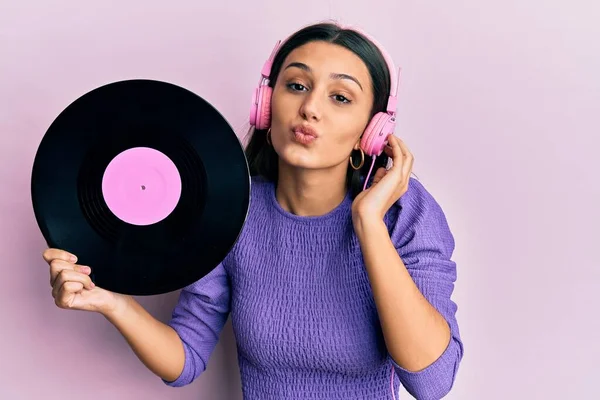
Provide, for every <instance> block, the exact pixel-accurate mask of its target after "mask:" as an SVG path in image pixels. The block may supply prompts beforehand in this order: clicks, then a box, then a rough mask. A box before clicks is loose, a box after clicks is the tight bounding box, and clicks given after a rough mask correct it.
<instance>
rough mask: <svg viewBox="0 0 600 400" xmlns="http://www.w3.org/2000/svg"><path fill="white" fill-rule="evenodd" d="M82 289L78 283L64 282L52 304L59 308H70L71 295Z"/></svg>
mask: <svg viewBox="0 0 600 400" xmlns="http://www.w3.org/2000/svg"><path fill="white" fill-rule="evenodd" d="M82 289H83V285H82V284H81V283H79V282H65V283H64V284H63V285H62V286H61V287H60V290H59V291H58V293H57V294H56V296H55V297H54V303H56V305H57V306H58V307H60V308H70V307H71V304H72V302H73V297H74V296H73V295H74V294H75V293H78V292H80V291H81V290H82Z"/></svg>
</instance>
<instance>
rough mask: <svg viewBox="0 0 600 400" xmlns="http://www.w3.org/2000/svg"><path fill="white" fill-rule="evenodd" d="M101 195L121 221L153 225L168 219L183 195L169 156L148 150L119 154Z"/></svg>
mask: <svg viewBox="0 0 600 400" xmlns="http://www.w3.org/2000/svg"><path fill="white" fill-rule="evenodd" d="M102 194H103V196H104V200H105V201H106V204H107V205H108V208H109V209H110V210H111V211H112V212H113V214H115V215H116V216H117V217H118V218H119V219H121V220H123V221H125V222H127V223H130V224H133V225H151V224H155V223H157V222H160V221H162V220H163V219H165V218H166V217H167V216H168V215H169V214H170V213H171V212H173V210H174V209H175V207H176V206H177V203H178V202H179V198H180V196H181V177H180V176H179V171H178V170H177V167H176V166H175V164H174V163H173V161H171V159H170V158H169V157H167V156H166V155H164V154H163V153H161V152H160V151H158V150H155V149H151V148H148V147H135V148H132V149H128V150H125V151H123V152H122V153H120V154H118V155H117V156H116V157H115V158H113V159H112V161H111V162H110V163H109V164H108V166H107V167H106V171H104V176H103V178H102Z"/></svg>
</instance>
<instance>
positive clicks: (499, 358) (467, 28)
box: [0, 0, 600, 400]
mask: <svg viewBox="0 0 600 400" xmlns="http://www.w3.org/2000/svg"><path fill="white" fill-rule="evenodd" d="M235 3H236V5H233V4H232V2H226V1H217V2H204V1H178V2H173V3H171V5H170V6H167V5H166V2H164V1H127V2H117V1H106V0H105V1H102V2H100V1H85V2H76V1H52V2H43V1H27V0H20V1H3V2H1V3H0V138H1V139H0V140H1V142H0V162H1V163H2V164H1V168H0V181H1V183H2V189H1V193H2V194H1V196H0V201H1V202H0V210H1V213H2V215H1V221H2V224H1V225H0V239H1V240H0V250H1V265H2V267H1V268H2V275H1V277H0V324H1V326H2V328H0V335H1V336H0V337H1V340H0V398H2V399H33V398H44V399H47V400H54V399H57V400H58V399H61V400H62V399H65V398H77V399H107V398H113V399H142V398H144V399H149V400H150V399H157V400H158V399H200V398H210V399H239V398H241V395H240V381H239V379H240V378H239V373H238V369H237V368H238V366H237V361H236V349H235V341H234V338H233V335H232V330H231V325H230V322H228V323H227V325H226V328H225V330H224V332H223V334H222V338H221V341H220V342H219V345H218V346H217V348H216V350H215V352H214V354H213V357H212V358H211V361H210V364H209V368H208V370H207V371H206V372H205V373H204V374H203V375H202V376H201V377H200V378H199V379H198V380H197V381H195V382H194V383H193V384H192V385H190V386H188V387H185V388H182V389H172V388H168V387H167V386H165V385H163V384H162V383H161V382H160V381H159V379H158V378H156V377H155V376H154V375H152V374H151V373H150V372H149V371H147V370H146V369H145V367H144V366H143V365H142V364H141V363H140V362H139V361H138V360H137V358H136V357H135V356H134V354H133V353H132V352H131V351H130V350H129V347H128V346H127V344H126V343H125V341H124V340H123V339H122V337H121V336H120V335H119V334H118V332H117V331H116V330H115V329H114V328H113V327H112V325H110V324H109V323H108V322H106V321H105V320H104V319H103V318H102V317H101V316H99V315H95V314H87V313H82V312H73V311H71V312H69V311H64V310H60V309H58V308H56V307H55V306H54V303H53V300H52V298H51V295H50V287H49V284H48V270H47V265H46V264H45V263H44V262H43V261H42V259H41V256H40V255H41V252H42V250H43V248H44V242H43V239H42V237H41V234H40V232H39V230H38V228H37V225H36V223H35V220H34V217H33V212H32V208H31V204H30V195H29V184H30V183H29V178H30V171H31V165H32V160H33V156H34V154H35V151H36V149H37V146H38V144H39V141H40V140H41V138H42V136H43V134H44V133H45V130H46V129H47V127H48V126H49V124H50V123H51V122H52V120H53V119H54V118H55V117H56V116H57V115H58V113H59V112H60V111H62V110H63V109H64V108H65V107H66V106H67V105H68V104H69V103H70V102H72V101H73V100H75V99H76V98H77V97H79V96H80V95H82V94H84V93H86V92H87V91H89V90H91V89H93V88H95V87H97V86H100V85H102V84H105V83H109V82H112V81H116V80H121V79H128V78H136V77H142V78H153V79H160V80H165V81H170V82H173V83H176V84H179V85H182V86H185V87H187V88H188V89H191V90H193V91H195V92H196V93H198V94H199V95H201V96H203V97H205V98H206V99H207V100H209V101H210V102H212V103H213V104H214V105H215V107H217V108H218V109H219V110H220V111H221V112H222V113H223V114H224V115H225V117H226V118H227V119H228V120H229V121H230V123H231V124H232V126H234V128H235V129H236V131H238V132H239V133H240V134H241V133H243V132H245V130H246V128H247V115H248V106H249V104H248V103H249V100H250V96H251V93H252V88H253V86H254V85H255V84H256V81H257V78H258V73H259V70H260V68H261V66H262V63H263V61H264V59H265V58H266V57H267V56H268V54H269V52H270V51H271V48H272V46H273V45H274V43H275V41H276V40H277V39H278V38H281V37H283V36H285V35H287V34H289V33H290V32H291V31H293V30H295V29H296V28H298V27H299V26H300V25H303V24H305V23H309V22H315V21H317V20H320V19H323V18H328V17H334V18H338V19H341V20H342V21H344V22H348V23H355V24H360V25H361V26H362V27H363V28H365V29H367V30H368V31H369V32H370V33H372V34H373V35H375V37H377V38H378V39H379V40H380V41H381V42H382V43H383V44H384V45H385V46H386V47H387V48H388V50H389V51H390V52H391V54H392V55H393V57H394V58H395V61H396V62H397V63H398V64H400V65H402V67H403V77H402V81H401V88H400V102H399V114H400V118H399V120H400V124H399V130H398V133H399V135H400V136H402V137H403V138H404V139H405V141H406V143H407V144H408V146H409V147H410V149H411V150H412V152H413V153H414V154H415V157H416V162H415V165H414V171H415V173H416V174H417V176H418V177H419V178H420V180H421V181H422V182H423V183H424V185H425V186H426V187H427V188H428V189H429V190H430V191H431V192H432V193H433V194H434V196H435V197H436V198H437V199H438V201H439V202H440V203H441V204H442V206H443V208H444V210H445V212H446V214H447V217H448V220H449V222H450V225H451V227H452V230H453V232H454V234H455V236H456V240H457V250H456V253H455V260H456V261H457V263H458V268H459V270H458V271H459V281H458V283H457V287H456V291H455V296H454V299H455V300H456V301H457V303H458V304H459V314H458V317H459V322H460V325H461V329H462V334H463V338H464V342H465V349H466V353H465V358H464V361H463V364H462V366H461V368H460V372H459V376H458V379H457V381H456V384H455V388H454V390H453V392H452V394H451V395H449V396H448V397H447V398H449V399H461V400H471V399H473V400H475V399H477V400H481V399H485V400H496V399H498V400H500V399H502V400H505V399H597V398H600V388H599V386H598V383H597V382H598V376H599V375H600V361H599V360H600V344H599V340H598V338H599V337H600V336H599V335H600V334H599V329H600V325H599V323H598V316H599V311H598V310H599V309H600V300H599V299H598V293H599V292H600V268H599V267H600V262H599V261H598V260H599V258H598V251H597V250H598V239H599V238H600V233H599V230H598V226H599V223H600V211H599V204H600V189H599V185H598V181H599V179H598V174H599V173H600V163H599V158H600V157H599V156H598V146H600V139H598V137H599V133H600V120H599V118H600V117H599V115H600V78H598V73H599V71H600V23H599V22H598V21H600V5H599V3H598V2H597V1H592V0H590V1H570V2H564V1H555V0H553V1H550V0H529V1H527V2H524V1H517V0H503V1H499V0H495V1H491V0H490V1H485V2H482V1H476V0H463V1H451V2H450V1H447V2H442V1H435V2H434V1H420V2H406V1H398V0H388V1H383V0H380V1H373V0H372V1H368V2H358V1H357V2H353V3H350V4H349V3H348V2H347V1H341V0H332V1H328V2H323V1H322V0H305V1H302V2H282V1H280V0H277V1H276V0H272V1H254V2H249V1H248V2H246V1H238V2H235ZM567 3H568V5H567ZM173 4H177V5H173ZM250 30H252V32H253V33H250ZM67 151H69V149H68V148H65V152H67ZM62 157H63V155H61V154H56V162H57V163H60V162H61V158H62ZM176 295H177V293H172V294H170V295H165V296H156V297H151V298H144V299H140V300H141V301H142V302H143V304H145V305H146V306H147V308H148V309H149V310H150V312H152V313H153V314H154V315H155V316H157V317H158V318H160V319H162V320H163V321H166V320H167V319H168V317H169V315H170V312H171V308H172V307H173V305H174V303H175V301H176V298H177V297H176ZM401 398H409V397H408V396H407V395H406V394H405V392H402V393H401Z"/></svg>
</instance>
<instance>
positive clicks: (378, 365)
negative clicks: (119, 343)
mask: <svg viewBox="0 0 600 400" xmlns="http://www.w3.org/2000/svg"><path fill="white" fill-rule="evenodd" d="M365 35H366V34H363V33H360V32H358V31H355V30H353V29H345V28H344V27H341V26H339V25H337V24H333V23H321V24H315V25H311V26H307V27H304V28H303V29H301V30H300V31H298V32H296V33H295V34H293V35H292V36H291V37H289V38H288V39H287V40H286V41H285V42H284V43H283V45H282V46H281V47H280V48H277V50H276V51H274V53H273V55H272V56H273V58H272V59H269V61H268V62H267V64H266V66H265V67H266V68H265V69H264V70H263V72H264V71H266V72H265V75H266V77H268V80H263V81H262V85H263V86H261V89H260V90H259V91H257V94H256V95H255V99H254V102H253V110H252V115H251V118H250V119H251V123H252V124H253V125H255V127H254V128H252V129H251V130H250V132H249V133H250V134H251V138H250V141H249V143H248V146H247V148H246V154H247V157H248V161H249V165H250V169H251V173H252V176H253V177H252V200H251V204H250V210H249V214H248V218H247V221H246V224H245V226H244V229H243V231H242V233H241V235H240V237H239V239H238V241H237V243H236V245H235V246H234V248H233V249H232V250H231V252H230V253H229V254H228V255H227V257H226V258H225V260H224V261H223V262H222V263H221V264H220V265H219V266H217V267H216V268H215V269H214V270H213V271H211V272H210V273H209V274H208V275H206V276H205V277H203V278H202V279H200V280H199V281H197V282H195V283H194V284H192V285H190V286H188V287H186V288H184V289H183V290H182V291H181V294H180V298H179V302H178V304H177V305H176V307H175V309H174V311H173V315H172V318H171V320H170V321H169V323H168V324H163V323H162V322H160V321H158V320H156V319H155V318H154V317H152V316H151V315H150V314H148V313H147V312H146V310H144V309H143V308H142V307H141V306H140V305H139V303H137V302H136V301H135V300H134V299H133V298H131V297H129V296H123V295H120V294H116V293H111V292H108V291H106V290H104V289H101V288H99V287H95V285H94V284H93V283H92V282H91V280H90V278H89V273H90V268H89V267H87V266H81V265H78V264H76V262H77V259H76V256H75V255H71V254H69V253H67V252H65V251H61V250H58V249H48V250H46V251H45V253H44V259H45V260H46V261H47V262H48V263H49V264H50V274H51V284H52V287H53V289H52V294H53V296H54V298H55V302H56V304H57V306H59V307H61V308H68V309H80V310H90V311H96V312H100V313H102V315H104V316H105V317H106V318H107V319H108V320H109V321H110V322H111V323H113V324H114V326H115V327H116V328H117V329H118V330H119V331H120V332H121V333H122V334H123V336H124V337H125V338H126V340H127V342H128V343H129V344H130V345H131V347H132V349H133V350H134V352H135V354H136V355H137V356H138V357H139V359H140V360H141V361H142V362H143V363H144V364H145V365H146V366H147V367H148V368H149V369H150V370H151V371H152V372H153V373H155V374H156V375H157V376H158V377H160V378H162V379H163V381H164V382H165V383H166V384H168V385H171V386H182V385H186V384H189V383H190V382H192V381H193V380H194V379H195V378H197V377H198V376H199V375H200V374H201V373H202V372H203V371H204V370H205V369H206V367H207V363H208V360H209V357H210V355H211V353H212V351H213V349H214V347H215V345H216V343H217V340H218V338H219V335H220V332H221V329H222V328H223V326H224V324H225V322H226V320H227V318H228V316H229V315H231V317H232V324H233V329H234V333H235V337H236V342H237V348H238V360H239V364H240V371H241V377H242V388H243V393H244V398H245V399H261V400H262V399H306V398H312V399H331V398H344V399H393V398H395V393H397V392H398V387H399V385H400V384H403V385H404V386H405V388H406V389H407V390H408V391H409V392H410V393H412V394H413V395H414V396H415V397H416V398H418V399H440V398H442V397H443V396H444V395H445V394H447V393H448V392H449V391H450V389H451V387H452V385H453V382H454V379H455V375H456V371H457V369H458V365H459V362H460V360H461V358H462V354H463V346H462V342H461V339H460V335H459V329H458V325H457V321H456V318H455V313H456V305H455V303H454V302H453V301H452V300H451V299H450V296H451V294H452V291H453V283H454V281H455V279H456V266H455V263H454V262H453V261H451V259H450V257H451V255H452V252H453V249H454V239H453V236H452V234H451V232H450V230H449V227H448V225H447V222H446V219H445V216H444V214H443V212H442V209H441V207H440V206H439V205H438V204H437V202H436V201H435V200H434V198H433V197H432V196H431V195H430V194H429V193H428V192H427V191H426V190H425V188H424V187H423V186H422V185H421V184H420V183H419V182H418V181H417V180H415V179H413V178H410V173H411V169H412V165H413V157H412V155H411V153H410V151H409V150H408V148H407V147H406V145H405V144H404V143H403V142H402V141H401V140H399V139H397V138H396V137H395V136H393V135H391V136H389V137H388V136H387V133H390V132H387V133H386V131H385V129H388V128H390V127H391V128H390V129H393V122H394V121H393V118H392V117H393V115H394V112H395V109H394V107H395V101H394V100H395V99H394V94H395V89H396V85H397V77H396V75H395V73H396V71H394V70H393V67H391V60H389V58H388V59H387V60H386V58H385V57H387V55H386V53H385V52H384V51H383V49H378V47H377V45H376V44H375V43H374V42H373V41H372V40H371V39H369V38H368V36H365ZM388 65H389V66H388ZM269 101H270V103H268V102H269ZM386 109H387V111H388V113H386ZM374 118H375V119H376V120H377V121H379V122H377V121H375V122H373V119H374ZM381 121H383V122H381ZM375 125H377V126H375ZM382 125H385V126H387V128H384V129H383V130H382V131H381V132H382V133H385V135H382V136H383V137H379V135H377V134H375V135H374V134H373V132H374V131H375V132H377V129H379V130H381V129H382V128H381V126H382ZM365 132H371V133H370V136H369V138H368V139H367V140H366V141H365V136H366V134H365ZM386 141H387V145H385V143H386ZM374 143H376V144H374ZM365 149H366V151H365ZM365 153H366V154H365ZM371 155H373V157H371ZM378 155H380V157H377V156H378ZM365 157H366V158H367V160H370V161H371V162H368V161H367V162H365ZM388 158H391V159H392V160H393V165H392V166H391V168H389V169H386V168H385V167H384V166H385V165H386V161H387V160H388ZM374 167H375V169H374V171H375V173H374V174H373V176H372V177H371V172H372V171H373V168H374Z"/></svg>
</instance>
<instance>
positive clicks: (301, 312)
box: [164, 177, 463, 400]
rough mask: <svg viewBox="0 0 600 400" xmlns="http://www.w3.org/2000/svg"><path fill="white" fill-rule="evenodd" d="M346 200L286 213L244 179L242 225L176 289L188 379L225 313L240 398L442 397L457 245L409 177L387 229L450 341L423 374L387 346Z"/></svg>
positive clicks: (454, 339)
mask: <svg viewBox="0 0 600 400" xmlns="http://www.w3.org/2000/svg"><path fill="white" fill-rule="evenodd" d="M351 205H352V199H351V198H350V196H349V195H347V196H346V198H345V199H344V200H343V201H342V202H341V203H340V204H339V205H338V206H337V207H336V208H335V209H333V210H332V211H331V212H329V213H327V214H325V215H321V216H310V217H303V216H297V215H294V214H292V213H290V212H287V211H286V210H284V209H283V208H282V207H281V206H280V205H279V203H278V201H277V198H276V195H275V185H274V184H273V183H270V182H268V181H265V180H263V179H261V178H253V179H252V186H251V201H250V207H249V213H248V218H247V220H246V223H245V226H244V228H243V229H242V232H241V234H240V236H239V238H238V241H237V242H236V244H235V246H234V247H233V248H232V250H231V251H230V252H229V254H228V255H227V257H226V258H225V259H224V260H223V262H222V263H221V264H219V265H218V266H217V267H216V268H215V269H214V270H212V271H211V272H210V273H209V274H207V275H205V276H204V277H203V278H202V279H200V280H199V281H197V282H195V283H193V284H191V285H189V286H187V287H185V288H184V289H182V290H181V293H180V297H179V300H178V303H177V304H176V306H175V309H174V310H173V314H172V318H171V320H170V321H169V325H170V326H172V327H173V328H174V329H175V330H176V331H177V333H178V334H179V336H180V337H181V339H182V342H183V346H184V350H185V365H184V368H183V372H182V373H181V375H180V376H179V378H177V379H176V380H175V381H173V382H167V381H164V382H165V384H168V385H171V386H183V385H187V384H189V383H191V382H192V381H193V380H194V379H196V378H197V377H198V376H199V375H200V374H201V373H202V372H203V371H204V370H205V369H206V368H207V364H208V362H209V358H210V356H211V354H212V352H213V350H214V348H215V346H216V344H217V341H218V340H219V336H220V333H221V330H222V328H223V326H224V325H225V323H226V321H227V319H228V317H229V316H231V318H232V326H233V330H234V335H235V339H236V344H237V353H238V363H239V368H240V374H241V382H242V391H243V396H244V399H245V400H271V399H273V400H283V399H286V400H293V399H298V400H299V399H302V400H309V399H314V400H317V399H328V400H329V399H344V400H353V399H361V400H365V399H368V400H377V399H382V400H383V399H386V400H387V399H397V398H398V389H399V385H400V384H402V385H403V386H404V387H405V388H406V390H407V391H408V392H409V393H411V394H412V395H413V396H414V397H416V398H417V399H435V400H438V399H441V398H442V397H443V396H444V395H445V394H447V393H448V392H449V390H450V389H451V387H452V386H453V383H454V380H455V376H456V373H457V370H458V365H459V363H460V360H461V358H462V354H463V345H462V342H461V339H460V335H459V328H458V324H457V320H456V317H455V313H456V310H457V306H456V304H455V303H454V301H453V300H451V294H452V292H453V289H454V282H455V280H456V265H455V262H454V261H452V260H451V256H452V253H453V251H454V238H453V235H452V234H451V232H450V229H449V227H448V224H447V221H446V217H445V215H444V213H443V211H442V209H441V207H440V205H439V204H438V203H437V202H436V201H435V200H434V198H433V197H432V195H431V194H430V193H429V192H428V191H427V190H426V189H425V188H424V186H423V185H422V184H421V183H420V182H419V181H418V180H416V179H414V178H412V177H411V178H410V182H409V187H408V191H407V192H406V193H405V194H404V195H403V196H402V197H401V198H400V199H399V200H398V202H396V204H394V205H393V206H392V207H391V208H390V210H389V211H388V212H387V214H386V215H385V218H384V222H385V224H386V226H387V227H388V232H389V234H390V238H391V240H392V242H393V243H394V245H395V247H396V249H397V250H398V253H399V255H400V258H401V259H402V260H403V262H404V264H405V265H406V268H407V269H408V271H409V273H410V275H411V277H412V278H413V280H414V281H415V283H416V285H417V287H418V288H419V289H420V291H421V293H423V295H424V296H425V297H426V298H427V299H428V300H429V302H430V303H431V304H432V305H433V306H434V307H435V308H436V309H437V310H438V311H439V312H440V313H441V314H442V315H443V316H444V318H445V319H446V321H447V322H448V324H449V327H450V330H451V340H450V343H449V344H448V346H447V348H446V350H445V351H444V352H443V354H442V355H441V356H440V357H439V358H438V359H437V360H436V361H435V362H433V363H432V364H431V365H429V366H428V367H427V368H425V369H423V370H420V371H409V370H406V369H404V368H402V367H401V366H400V365H398V364H397V363H396V361H395V360H394V359H393V358H392V357H391V356H390V353H389V352H388V351H387V349H386V345H385V342H384V338H383V334H382V330H381V325H380V322H379V319H378V314H377V309H376V304H375V300H374V297H373V293H372V288H371V286H370V282H369V277H368V275H367V271H366V267H365V264H364V260H363V257H362V253H361V249H360V244H359V241H358V239H357V236H356V234H355V232H354V229H353V224H352V215H351Z"/></svg>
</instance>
